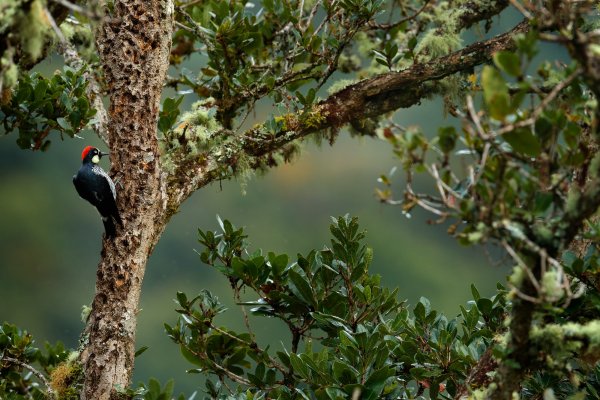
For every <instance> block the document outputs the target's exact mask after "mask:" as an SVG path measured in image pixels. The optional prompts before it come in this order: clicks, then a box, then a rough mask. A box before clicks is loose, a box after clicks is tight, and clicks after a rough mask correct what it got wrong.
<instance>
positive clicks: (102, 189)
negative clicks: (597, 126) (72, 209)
mask: <svg viewBox="0 0 600 400" xmlns="http://www.w3.org/2000/svg"><path fill="white" fill-rule="evenodd" d="M106 155H108V153H103V152H101V151H100V150H98V149H97V148H95V147H92V146H87V147H86V148H85V149H83V151H82V152H81V159H82V161H83V163H82V165H81V168H79V171H77V175H75V176H73V184H74V185H75V189H77V193H79V196H81V198H82V199H85V200H87V201H89V202H90V203H91V204H92V205H93V206H94V207H96V208H97V209H98V212H99V213H100V216H102V222H103V223H104V230H105V231H106V237H107V238H111V237H114V236H115V235H116V227H115V222H117V223H118V224H119V225H121V226H123V222H122V221H121V216H120V215H119V210H118V209H117V203H116V201H115V200H116V198H117V192H116V191H115V184H114V182H113V181H112V179H110V177H109V176H108V174H107V173H106V172H104V170H103V169H102V168H101V167H100V166H99V165H98V163H99V162H100V158H102V156H106Z"/></svg>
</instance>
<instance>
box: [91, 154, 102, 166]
mask: <svg viewBox="0 0 600 400" xmlns="http://www.w3.org/2000/svg"><path fill="white" fill-rule="evenodd" d="M92 162H93V163H94V164H98V163H99V162H100V157H98V155H97V154H96V155H95V156H94V157H92Z"/></svg>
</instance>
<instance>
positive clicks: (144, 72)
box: [81, 0, 173, 400]
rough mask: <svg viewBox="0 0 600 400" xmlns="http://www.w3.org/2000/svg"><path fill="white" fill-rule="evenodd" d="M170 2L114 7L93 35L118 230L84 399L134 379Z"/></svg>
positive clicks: (106, 243)
mask: <svg viewBox="0 0 600 400" xmlns="http://www.w3.org/2000/svg"><path fill="white" fill-rule="evenodd" d="M172 10H173V3H172V1H171V0H122V1H115V3H114V9H113V10H112V13H111V14H110V15H108V16H107V17H106V18H105V19H104V20H103V22H102V25H101V26H100V27H99V28H98V31H97V32H96V36H97V37H96V45H97V47H98V51H99V53H100V56H101V60H102V65H103V68H104V73H105V78H106V82H107V86H108V90H109V97H110V108H109V144H110V152H111V161H112V165H113V174H112V175H113V176H114V177H115V178H116V179H117V180H118V183H117V193H118V194H117V203H118V207H119V210H120V213H121V217H122V219H123V223H124V226H123V227H122V228H118V229H117V237H116V238H114V239H108V240H107V239H104V240H103V243H102V245H103V247H102V258H101V260H100V264H99V265H98V272H97V281H96V295H95V298H94V302H93V305H92V311H91V314H90V316H89V319H88V323H87V326H86V331H85V333H86V336H85V339H86V340H87V343H85V345H84V350H83V352H82V354H81V361H82V364H83V365H84V369H85V380H84V388H83V391H82V395H81V398H82V399H90V400H92V399H93V400H102V399H113V398H117V397H118V396H117V390H119V389H125V388H127V387H128V386H129V384H130V381H131V373H132V371H133V358H134V352H135V349H134V345H135V331H136V314H137V306H138V302H139V298H140V290H141V285H142V281H143V278H144V272H145V269H146V262H147V260H148V257H149V255H150V253H151V252H152V249H153V248H154V245H155V244H156V242H157V241H158V238H159V237H160V234H161V233H162V231H163V229H164V226H165V223H166V217H165V205H166V191H165V187H164V183H163V182H164V179H163V174H162V173H161V169H160V159H159V153H158V142H157V135H156V133H157V132H156V129H157V123H156V121H157V117H158V111H159V105H160V96H161V92H162V87H163V83H164V79H165V76H166V71H167V68H168V65H169V53H170V45H171V36H172V23H173V21H172V19H173V11H172Z"/></svg>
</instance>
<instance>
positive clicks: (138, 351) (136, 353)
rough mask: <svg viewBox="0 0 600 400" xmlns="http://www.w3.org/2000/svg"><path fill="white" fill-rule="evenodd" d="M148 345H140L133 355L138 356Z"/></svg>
mask: <svg viewBox="0 0 600 400" xmlns="http://www.w3.org/2000/svg"><path fill="white" fill-rule="evenodd" d="M148 349H149V347H148V346H142V347H140V348H139V349H137V351H136V352H135V354H134V357H137V356H140V355H142V353H143V352H145V351H146V350H148Z"/></svg>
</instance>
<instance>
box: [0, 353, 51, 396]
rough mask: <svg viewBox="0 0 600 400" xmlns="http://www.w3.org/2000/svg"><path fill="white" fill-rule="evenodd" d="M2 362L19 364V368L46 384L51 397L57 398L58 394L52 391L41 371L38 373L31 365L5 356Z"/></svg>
mask: <svg viewBox="0 0 600 400" xmlns="http://www.w3.org/2000/svg"><path fill="white" fill-rule="evenodd" d="M0 360H2V361H7V362H10V363H13V364H17V365H18V366H20V367H23V368H25V369H27V370H28V371H30V372H31V373H32V374H33V375H35V377H36V378H38V379H39V380H40V382H42V383H43V384H44V386H46V389H47V390H48V394H49V395H50V397H51V398H56V394H55V393H54V390H52V387H51V386H50V384H49V383H48V380H47V379H46V377H45V376H44V374H42V373H41V372H40V371H38V370H37V369H35V368H34V367H32V366H31V365H29V364H27V363H24V362H23V361H19V360H17V359H16V358H12V357H7V356H3V357H2V358H1V359H0Z"/></svg>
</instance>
